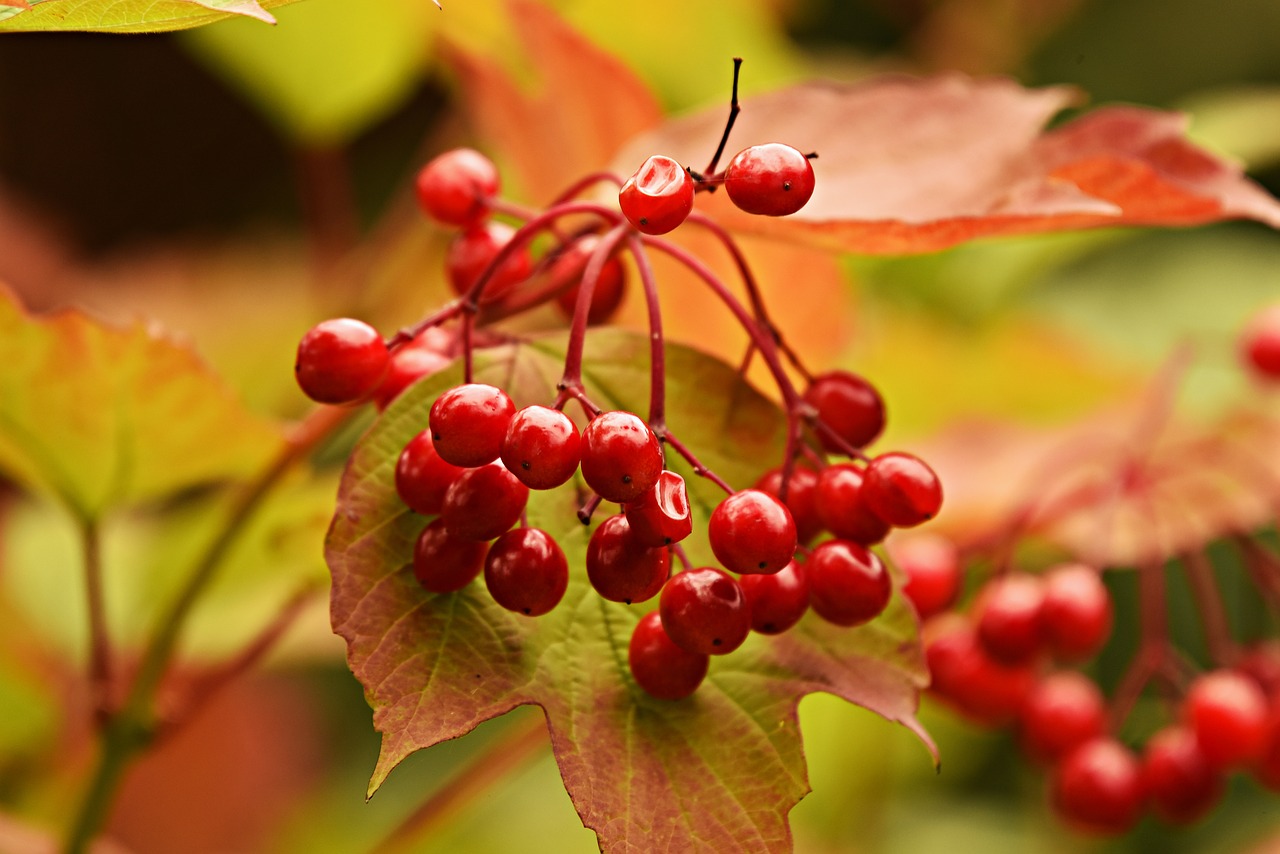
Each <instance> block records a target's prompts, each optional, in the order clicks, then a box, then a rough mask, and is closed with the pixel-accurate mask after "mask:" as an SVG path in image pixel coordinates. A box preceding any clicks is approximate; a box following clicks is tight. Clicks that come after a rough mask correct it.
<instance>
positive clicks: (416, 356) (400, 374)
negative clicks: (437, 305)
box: [373, 330, 453, 410]
mask: <svg viewBox="0 0 1280 854" xmlns="http://www.w3.org/2000/svg"><path fill="white" fill-rule="evenodd" d="M428 331H432V330H428ZM451 361H453V360H452V359H451V358H450V357H448V356H446V355H445V354H443V353H441V352H440V351H438V350H435V349H432V348H431V347H430V346H427V345H420V344H418V342H417V340H414V341H411V342H409V343H408V344H405V345H404V346H403V347H400V348H399V349H397V350H396V351H395V352H394V353H392V354H391V361H390V363H389V365H388V367H387V373H386V375H385V376H384V377H383V378H382V382H381V383H379V384H378V390H377V391H376V392H374V395H373V400H374V403H376V404H377V406H378V409H379V410H383V409H386V408H387V407H388V406H390V405H391V401H393V400H395V399H396V398H397V397H399V396H400V394H401V392H403V391H404V390H405V389H407V388H408V387H409V386H411V385H413V384H414V383H415V382H417V381H418V380H420V379H422V378H423V377H427V376H431V375H432V374H434V373H436V372H438V371H441V370H443V369H444V368H446V367H448V365H449V363H450V362H451Z"/></svg>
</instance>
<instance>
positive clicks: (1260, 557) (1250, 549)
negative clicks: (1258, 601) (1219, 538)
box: [1235, 534, 1280, 610]
mask: <svg viewBox="0 0 1280 854" xmlns="http://www.w3.org/2000/svg"><path fill="white" fill-rule="evenodd" d="M1235 544H1236V546H1237V547H1238V548H1239V549H1240V551H1241V554H1242V557H1243V558H1244V565H1245V568H1246V569H1247V570H1248V571H1249V576H1250V577H1251V578H1252V579H1253V583H1254V585H1255V586H1256V587H1257V588H1258V589H1259V590H1260V591H1262V595H1263V596H1265V597H1266V598H1267V600H1268V601H1269V602H1270V603H1271V607H1272V608H1273V609H1275V610H1280V558H1277V557H1276V556H1275V555H1274V554H1273V553H1272V552H1271V551H1270V550H1268V549H1267V548H1265V547H1264V546H1263V545H1262V544H1261V543H1259V542H1258V541H1256V540H1254V539H1252V538H1251V537H1247V536H1245V535H1243V534H1240V535H1238V536H1236V537H1235Z"/></svg>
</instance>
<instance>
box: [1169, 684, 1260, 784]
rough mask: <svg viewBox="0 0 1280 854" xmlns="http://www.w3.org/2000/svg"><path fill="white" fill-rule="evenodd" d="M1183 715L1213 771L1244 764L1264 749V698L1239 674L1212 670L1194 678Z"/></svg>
mask: <svg viewBox="0 0 1280 854" xmlns="http://www.w3.org/2000/svg"><path fill="white" fill-rule="evenodd" d="M1182 712H1183V717H1184V719H1185V721H1186V724H1187V726H1188V727H1190V728H1191V730H1192V732H1194V733H1195V734H1196V740H1197V741H1198V742H1199V743H1200V747H1201V749H1202V750H1203V751H1204V755H1205V759H1207V760H1208V762H1209V764H1210V765H1212V766H1213V767H1214V768H1219V769H1225V768H1231V767H1236V766H1241V765H1247V764H1249V763H1251V762H1253V761H1255V760H1257V759H1258V758H1259V757H1261V756H1262V754H1263V752H1264V751H1265V750H1266V749H1267V714H1268V708H1267V698H1266V697H1265V696H1264V695H1263V693H1262V689H1261V688H1259V687H1258V684H1257V683H1256V682H1254V681H1253V680H1252V679H1250V678H1249V677H1248V676H1245V675H1244V674H1242V673H1240V672H1238V671H1235V670H1214V671H1212V672H1209V673H1205V674H1203V675H1201V676H1199V677H1197V678H1196V680H1195V681H1194V682H1192V683H1191V687H1190V688H1189V689H1188V690H1187V696H1186V697H1185V698H1184V699H1183V706H1182Z"/></svg>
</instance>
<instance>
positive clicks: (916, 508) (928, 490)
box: [862, 453, 942, 528]
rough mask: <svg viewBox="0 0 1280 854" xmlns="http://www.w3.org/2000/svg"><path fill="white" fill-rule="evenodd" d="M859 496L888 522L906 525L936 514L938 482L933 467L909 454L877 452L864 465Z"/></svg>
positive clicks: (939, 494) (918, 522) (940, 502)
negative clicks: (864, 474) (873, 457)
mask: <svg viewBox="0 0 1280 854" xmlns="http://www.w3.org/2000/svg"><path fill="white" fill-rule="evenodd" d="M862 490H863V498H864V500H865V501H866V502H867V506H868V507H870V508H871V512H873V513H875V514H876V515H877V516H879V517H880V518H881V519H883V520H884V521H886V522H888V523H889V524H890V525H894V526H896V527H899V528H910V527H913V526H915V525H919V524H920V523H922V522H927V521H929V520H930V519H932V518H933V517H934V516H937V515H938V510H939V509H941V507H942V483H941V482H940V481H939V480H938V476H937V475H936V474H934V472H933V469H931V468H929V466H928V465H926V464H925V462H924V460H921V459H920V458H919V457H913V456H912V455H911V454H903V453H889V454H881V455H880V456H878V457H876V458H875V459H873V460H872V461H871V462H870V463H869V464H868V465H867V472H866V476H865V478H864V479H863V483H862Z"/></svg>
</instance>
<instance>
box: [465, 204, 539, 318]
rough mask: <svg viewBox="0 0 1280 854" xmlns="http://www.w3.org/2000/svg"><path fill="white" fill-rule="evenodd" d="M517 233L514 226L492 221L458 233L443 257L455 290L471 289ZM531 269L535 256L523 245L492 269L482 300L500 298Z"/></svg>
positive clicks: (525, 276) (482, 301)
mask: <svg viewBox="0 0 1280 854" xmlns="http://www.w3.org/2000/svg"><path fill="white" fill-rule="evenodd" d="M515 233H516V231H515V229H514V228H512V227H511V226H509V225H507V224H506V223H504V222H492V221H491V222H484V223H480V224H479V225H473V226H471V227H470V228H468V229H467V230H466V231H464V232H462V233H460V234H458V235H456V236H455V237H454V238H453V240H452V241H451V242H450V243H449V251H448V253H447V254H446V255H445V259H444V269H445V275H446V276H448V278H449V284H450V286H452V288H453V292H454V293H456V294H458V295H459V296H462V295H464V294H466V293H467V292H468V291H470V290H471V288H472V286H474V285H475V284H476V282H478V281H479V280H480V276H482V275H483V274H484V272H485V270H486V269H488V267H489V265H490V264H492V263H493V261H494V259H495V258H497V257H498V253H499V252H500V251H502V248H503V247H504V246H506V245H507V244H508V243H510V242H511V238H512V236H513V235H514V234H515ZM532 273H533V259H532V256H530V254H529V248H528V247H527V246H522V247H520V248H519V249H517V250H515V251H514V252H513V253H512V254H511V255H509V256H507V258H506V260H504V261H503V262H502V263H501V264H500V265H499V266H498V268H497V269H496V270H494V271H493V274H492V275H491V276H490V277H489V280H488V281H487V282H486V283H485V286H484V291H483V292H482V293H481V295H480V299H479V301H480V302H481V303H487V302H492V301H493V300H496V299H498V298H499V297H501V296H502V295H503V294H505V293H506V292H507V291H509V290H511V289H512V288H513V287H515V286H516V285H518V284H519V283H520V282H523V281H524V280H525V279H527V278H529V276H530V275H531V274H532Z"/></svg>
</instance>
